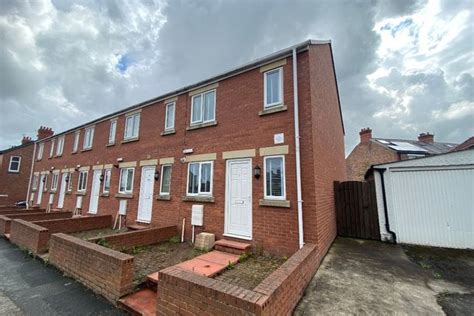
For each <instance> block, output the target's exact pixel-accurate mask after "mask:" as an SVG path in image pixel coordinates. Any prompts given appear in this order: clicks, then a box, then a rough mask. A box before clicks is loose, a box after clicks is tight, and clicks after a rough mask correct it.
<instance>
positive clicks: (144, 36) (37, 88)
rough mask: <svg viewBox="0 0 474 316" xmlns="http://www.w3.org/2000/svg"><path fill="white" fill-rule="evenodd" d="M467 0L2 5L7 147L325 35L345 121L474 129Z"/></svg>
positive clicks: (37, 1) (472, 34)
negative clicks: (39, 130)
mask: <svg viewBox="0 0 474 316" xmlns="http://www.w3.org/2000/svg"><path fill="white" fill-rule="evenodd" d="M472 7H473V0H466V1H462V0H446V1H408V0H397V1H388V0H387V1H383V0H379V1H376V0H372V1H352V0H351V1H342V0H336V1H333V0H331V1H330V0H325V1H290V0H288V1H282V0H281V1H280V0H276V1H269V0H268V1H253V0H235V1H232V0H228V1H214V0H213V1H211V0H209V1H180V0H173V1H171V0H170V1H166V0H163V1H161V0H156V1H152V0H147V1H139V0H130V1H126V0H124V1H118V0H110V1H105V0H102V1H94V0H80V1H75V2H73V1H69V0H31V1H26V0H24V1H22V0H1V1H0V111H1V113H0V149H1V148H6V147H9V146H11V145H15V144H18V143H19V141H20V139H21V137H22V135H31V136H33V135H36V130H37V128H38V127H39V126H40V125H47V126H51V127H52V128H53V129H54V130H55V131H56V132H60V131H64V130H66V129H69V128H71V127H74V126H75V125H79V124H82V123H85V122H87V121H89V120H91V119H94V118H97V117H98V116H101V115H104V114H107V113H110V112H113V111H116V110H118V109H121V108H123V107H126V106H129V105H132V104H135V103H138V102H140V101H143V100H146V99H149V98H152V97H154V96H157V95H159V94H162V93H164V92H167V91H169V90H172V89H175V88H179V87H181V86H184V85H186V84H190V83H193V82H195V81H198V80H200V79H205V78H207V77H209V76H212V75H214V74H216V73H219V72H222V71H225V70H227V69H229V68H233V67H235V66H237V65H239V64H243V63H245V62H248V61H250V60H252V59H255V58H258V57H261V56H264V55H266V54H269V53H272V52H274V51H276V50H279V49H282V48H285V47H288V46H291V45H292V44H295V43H298V42H301V41H304V40H306V39H308V38H312V39H330V40H331V41H332V43H333V50H334V59H335V63H336V71H337V76H338V81H339V90H340V96H341V103H342V109H343V116H344V121H345V126H346V140H345V141H346V152H349V151H350V150H351V149H352V148H353V146H354V145H355V144H356V143H357V142H358V131H359V129H360V128H361V127H371V128H372V129H373V134H374V136H378V137H394V138H395V137H399V138H415V136H416V135H418V134H419V133H420V132H427V131H429V132H432V133H434V134H435V139H436V140H439V141H449V142H462V141H463V140H464V139H465V138H467V137H468V136H471V135H474V95H473V93H474V92H473V91H474V79H473V77H474V16H473V15H474V14H473V10H472Z"/></svg>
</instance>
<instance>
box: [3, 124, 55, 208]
mask: <svg viewBox="0 0 474 316" xmlns="http://www.w3.org/2000/svg"><path fill="white" fill-rule="evenodd" d="M51 135H53V131H52V130H51V129H49V128H47V127H40V129H39V130H38V140H39V139H42V138H46V137H49V136H51ZM34 147H35V146H34V141H33V140H32V139H31V138H30V137H27V136H24V137H23V139H22V140H21V145H19V146H14V147H11V148H9V149H5V150H2V151H0V205H13V204H15V203H16V202H19V201H26V200H27V192H28V181H29V179H30V173H31V162H32V158H33V151H34Z"/></svg>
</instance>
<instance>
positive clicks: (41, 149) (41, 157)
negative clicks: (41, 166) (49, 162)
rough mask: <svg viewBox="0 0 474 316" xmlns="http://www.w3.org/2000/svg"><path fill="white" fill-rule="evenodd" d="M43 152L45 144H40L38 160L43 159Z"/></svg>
mask: <svg viewBox="0 0 474 316" xmlns="http://www.w3.org/2000/svg"><path fill="white" fill-rule="evenodd" d="M43 152H44V142H43V143H39V144H38V155H37V156H36V160H41V159H43Z"/></svg>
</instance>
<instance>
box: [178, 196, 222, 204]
mask: <svg viewBox="0 0 474 316" xmlns="http://www.w3.org/2000/svg"><path fill="white" fill-rule="evenodd" d="M182 200H183V201H185V202H203V203H214V197H213V196H188V195H187V196H183V199H182Z"/></svg>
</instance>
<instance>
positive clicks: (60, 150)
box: [56, 136, 64, 156]
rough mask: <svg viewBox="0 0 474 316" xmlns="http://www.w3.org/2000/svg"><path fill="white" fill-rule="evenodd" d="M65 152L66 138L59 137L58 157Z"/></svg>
mask: <svg viewBox="0 0 474 316" xmlns="http://www.w3.org/2000/svg"><path fill="white" fill-rule="evenodd" d="M63 150H64V136H61V137H58V144H57V146H56V156H61V155H62V154H63Z"/></svg>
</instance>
